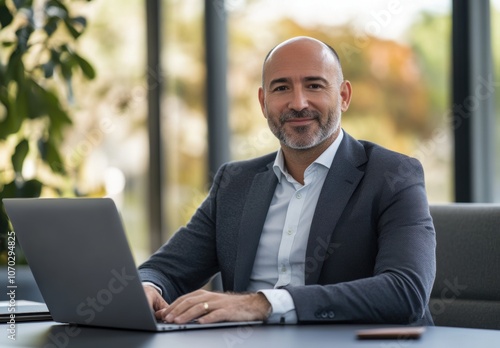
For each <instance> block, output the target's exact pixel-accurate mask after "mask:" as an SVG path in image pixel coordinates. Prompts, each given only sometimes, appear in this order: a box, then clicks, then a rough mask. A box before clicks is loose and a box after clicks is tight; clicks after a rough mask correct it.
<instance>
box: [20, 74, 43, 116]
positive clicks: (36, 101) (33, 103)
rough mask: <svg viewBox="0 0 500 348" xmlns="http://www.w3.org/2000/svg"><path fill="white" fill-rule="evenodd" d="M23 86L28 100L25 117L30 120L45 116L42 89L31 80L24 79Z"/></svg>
mask: <svg viewBox="0 0 500 348" xmlns="http://www.w3.org/2000/svg"><path fill="white" fill-rule="evenodd" d="M25 84H26V94H27V100H29V103H27V105H26V116H27V117H29V118H31V119H35V118H38V117H43V116H46V115H47V113H48V108H47V101H46V100H45V95H44V89H43V88H42V87H41V86H40V85H39V84H37V83H36V82H35V81H34V80H33V79H31V78H26V82H25Z"/></svg>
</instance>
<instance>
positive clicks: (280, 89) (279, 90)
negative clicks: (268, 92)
mask: <svg viewBox="0 0 500 348" xmlns="http://www.w3.org/2000/svg"><path fill="white" fill-rule="evenodd" d="M287 89H288V87H287V86H277V87H275V88H274V89H273V91H274V92H282V91H286V90H287Z"/></svg>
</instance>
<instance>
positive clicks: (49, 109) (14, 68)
mask: <svg viewBox="0 0 500 348" xmlns="http://www.w3.org/2000/svg"><path fill="white" fill-rule="evenodd" d="M87 1H89V0H87ZM74 3H75V2H70V1H61V0H40V1H34V0H24V1H23V0H11V1H9V0H0V45H1V51H0V199H2V198H7V197H38V196H40V195H41V194H42V191H43V190H45V189H49V190H52V191H53V192H54V193H55V194H61V192H62V190H63V187H64V185H65V182H67V176H68V173H67V172H66V170H65V166H64V161H63V156H62V155H61V152H60V148H61V145H62V144H63V141H64V134H65V130H66V129H67V127H68V126H70V125H71V124H72V120H71V117H70V111H69V110H70V108H69V107H68V105H70V104H71V103H72V100H73V89H72V84H73V83H72V82H73V78H74V76H75V75H76V74H78V75H82V76H83V77H85V78H87V79H93V78H94V77H95V71H94V69H93V67H92V65H91V64H90V63H89V62H88V61H87V60H86V59H85V58H83V57H82V56H81V55H80V54H79V53H78V52H77V50H76V48H75V47H76V43H77V40H78V38H79V37H80V36H81V35H82V33H83V32H84V30H85V28H86V25H87V21H86V19H85V18H84V17H81V16H73V15H72V13H71V11H70V5H71V6H72V5H74ZM10 229H11V226H9V221H8V219H7V216H6V214H5V210H4V208H3V204H2V203H0V243H1V244H0V263H4V262H5V250H6V244H5V237H6V235H7V232H8V231H9V230H10Z"/></svg>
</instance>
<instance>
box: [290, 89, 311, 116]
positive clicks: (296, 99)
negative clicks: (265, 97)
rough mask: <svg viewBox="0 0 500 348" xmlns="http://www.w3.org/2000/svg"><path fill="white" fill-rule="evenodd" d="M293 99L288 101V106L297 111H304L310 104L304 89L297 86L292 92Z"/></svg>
mask: <svg viewBox="0 0 500 348" xmlns="http://www.w3.org/2000/svg"><path fill="white" fill-rule="evenodd" d="M291 98H292V99H291V100H290V102H289V103H288V108H289V109H292V110H295V111H302V110H304V109H306V108H307V107H308V106H309V102H308V100H307V96H306V95H305V94H304V92H303V91H302V89H300V88H296V89H294V91H293V93H292V94H291Z"/></svg>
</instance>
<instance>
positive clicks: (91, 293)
mask: <svg viewBox="0 0 500 348" xmlns="http://www.w3.org/2000/svg"><path fill="white" fill-rule="evenodd" d="M3 202H4V205H5V208H6V211H7V214H8V216H9V218H10V220H11V222H12V224H13V226H14V230H15V232H16V237H17V239H18V241H19V243H20V245H21V247H22V249H23V251H24V254H25V256H26V259H27V261H28V264H29V266H30V268H31V271H32V272H33V276H34V278H35V280H36V282H37V284H38V287H39V289H40V292H41V293H42V296H43V298H44V300H45V302H46V304H47V307H48V308H49V310H50V313H51V315H52V317H53V319H54V320H55V321H58V322H64V323H75V324H84V325H92V326H105V327H114V328H124V329H138V330H150V331H156V330H157V325H156V319H155V318H154V315H153V313H152V311H151V309H150V308H149V304H148V302H147V299H146V295H145V293H144V290H143V287H142V284H141V281H140V278H139V274H138V272H137V268H136V265H135V263H134V260H133V256H132V253H131V251H130V248H129V245H128V242H127V239H126V236H125V233H124V230H123V226H122V223H121V219H120V216H119V214H118V211H117V209H116V206H115V204H114V202H113V201H112V200H111V199H109V198H73V199H71V198H57V199H41V198H35V199H24V198H17V199H16V198H13V199H3Z"/></svg>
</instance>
